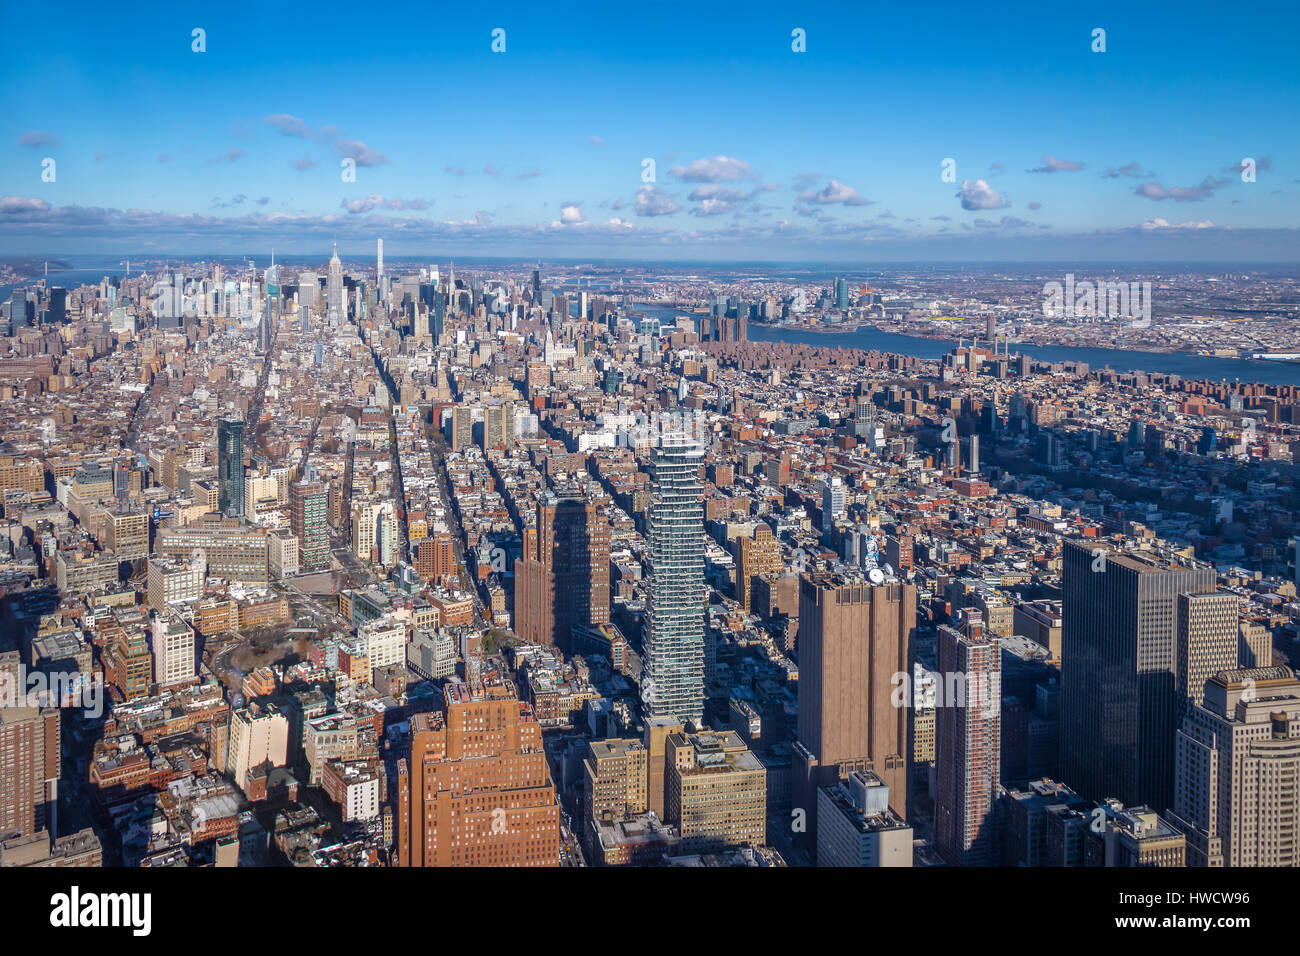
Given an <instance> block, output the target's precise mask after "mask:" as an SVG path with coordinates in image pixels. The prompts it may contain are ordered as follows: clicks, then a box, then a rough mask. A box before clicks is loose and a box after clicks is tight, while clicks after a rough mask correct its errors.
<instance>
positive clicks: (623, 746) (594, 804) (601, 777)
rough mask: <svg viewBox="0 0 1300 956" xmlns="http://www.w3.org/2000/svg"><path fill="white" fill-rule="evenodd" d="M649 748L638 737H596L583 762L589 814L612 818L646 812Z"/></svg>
mask: <svg viewBox="0 0 1300 956" xmlns="http://www.w3.org/2000/svg"><path fill="white" fill-rule="evenodd" d="M648 771H649V751H648V750H646V747H645V744H643V743H642V742H641V741H639V740H635V739H624V738H614V739H610V740H593V741H591V743H590V744H588V745H587V759H586V761H585V763H584V765H583V773H584V776H585V778H586V783H587V789H586V795H587V809H588V814H589V815H590V816H592V817H594V818H596V819H600V818H601V816H602V815H603V814H606V813H608V814H610V815H611V817H612V818H613V819H622V818H624V817H626V816H635V815H636V814H639V813H644V812H645V810H646V808H647V807H648V802H647V801H648V796H647V794H648V789H647V788H648V776H647V774H648Z"/></svg>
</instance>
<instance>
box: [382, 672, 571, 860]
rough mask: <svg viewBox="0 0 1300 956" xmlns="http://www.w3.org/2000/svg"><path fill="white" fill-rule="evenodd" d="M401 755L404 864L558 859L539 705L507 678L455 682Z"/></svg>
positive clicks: (418, 722)
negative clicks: (518, 692) (534, 708)
mask: <svg viewBox="0 0 1300 956" xmlns="http://www.w3.org/2000/svg"><path fill="white" fill-rule="evenodd" d="M410 754H411V755H410V759H409V761H408V760H406V759H402V760H400V761H399V762H398V770H397V856H398V865H400V866H557V865H558V864H559V858H560V842H559V838H560V817H559V813H560V808H559V804H558V803H557V802H556V797H555V787H554V785H553V784H552V782H551V772H550V768H549V767H548V765H547V762H546V753H545V751H544V750H543V748H542V729H541V725H540V724H538V722H537V720H536V718H535V717H534V716H533V712H532V708H530V707H529V706H528V705H527V704H525V703H524V702H523V701H521V700H519V699H518V697H517V696H516V694H515V691H514V689H513V687H512V686H510V685H508V684H506V683H504V682H490V683H483V684H477V683H476V684H474V685H469V684H463V683H452V684H449V685H447V686H446V688H445V689H444V706H443V710H442V712H441V713H433V714H417V715H415V716H414V717H412V718H411V751H410Z"/></svg>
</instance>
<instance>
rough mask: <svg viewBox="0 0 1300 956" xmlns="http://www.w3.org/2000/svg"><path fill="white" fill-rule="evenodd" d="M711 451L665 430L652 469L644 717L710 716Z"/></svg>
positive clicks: (690, 718)
mask: <svg viewBox="0 0 1300 956" xmlns="http://www.w3.org/2000/svg"><path fill="white" fill-rule="evenodd" d="M703 457H704V449H703V447H701V445H699V444H698V443H696V442H695V441H694V440H693V439H692V438H690V437H688V436H685V435H682V434H677V435H672V434H669V435H665V436H663V438H662V444H661V445H660V447H659V448H658V449H656V454H655V460H654V463H653V465H652V467H651V472H650V475H651V480H652V497H651V500H650V509H649V522H648V524H649V535H648V537H649V544H650V602H649V608H648V610H647V615H646V640H645V653H646V664H645V673H644V675H643V678H642V682H641V700H642V704H643V709H644V711H645V713H644V716H645V717H646V718H647V719H650V718H654V717H672V718H675V719H676V720H679V721H682V722H683V723H685V722H687V721H691V722H694V723H695V724H696V725H697V726H698V725H700V724H702V723H703V718H704V611H705V606H704V603H705V590H704V507H703V504H702V501H701V487H700V478H699V469H700V464H701V462H702V461H703Z"/></svg>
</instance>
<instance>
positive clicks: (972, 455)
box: [961, 435, 980, 475]
mask: <svg viewBox="0 0 1300 956" xmlns="http://www.w3.org/2000/svg"><path fill="white" fill-rule="evenodd" d="M961 451H962V455H961V457H962V458H964V459H965V460H966V473H967V474H970V475H977V474H979V470H980V436H979V435H966V436H965V437H963V438H962V440H961Z"/></svg>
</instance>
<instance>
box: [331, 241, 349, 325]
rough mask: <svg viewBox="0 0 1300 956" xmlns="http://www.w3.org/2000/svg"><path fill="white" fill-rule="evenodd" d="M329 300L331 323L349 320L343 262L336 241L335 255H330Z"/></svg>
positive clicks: (337, 323) (336, 323)
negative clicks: (344, 292)
mask: <svg viewBox="0 0 1300 956" xmlns="http://www.w3.org/2000/svg"><path fill="white" fill-rule="evenodd" d="M326 295H327V296H328V298H329V301H328V302H327V303H326V304H327V305H328V307H329V314H328V317H329V321H330V325H333V326H338V325H342V324H343V323H344V322H346V321H347V318H348V304H347V300H345V299H344V298H343V263H342V262H340V261H339V244H338V243H337V242H336V243H334V255H332V256H330V268H329V280H328V287H327V288H326Z"/></svg>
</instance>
